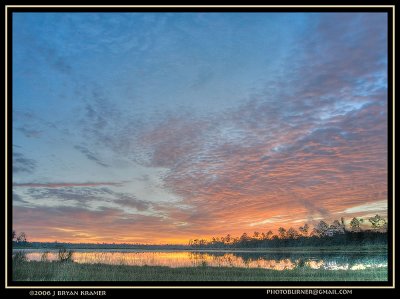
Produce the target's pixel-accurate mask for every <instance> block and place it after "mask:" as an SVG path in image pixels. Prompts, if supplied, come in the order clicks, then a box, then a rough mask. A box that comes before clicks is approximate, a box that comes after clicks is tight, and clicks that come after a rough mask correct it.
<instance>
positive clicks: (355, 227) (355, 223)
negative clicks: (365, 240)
mask: <svg viewBox="0 0 400 299" xmlns="http://www.w3.org/2000/svg"><path fill="white" fill-rule="evenodd" d="M363 221H364V220H363V219H362V218H360V219H357V218H356V217H354V218H353V219H351V221H350V227H351V230H352V231H354V232H358V231H360V224H361V223H362V222H363Z"/></svg>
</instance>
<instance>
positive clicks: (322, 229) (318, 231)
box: [314, 220, 329, 237]
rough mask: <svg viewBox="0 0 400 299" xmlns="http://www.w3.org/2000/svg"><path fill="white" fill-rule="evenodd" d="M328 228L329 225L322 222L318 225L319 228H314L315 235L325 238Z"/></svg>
mask: <svg viewBox="0 0 400 299" xmlns="http://www.w3.org/2000/svg"><path fill="white" fill-rule="evenodd" d="M328 228H329V226H328V224H327V223H326V222H325V221H323V220H321V221H320V222H319V223H318V224H317V226H316V227H314V232H315V235H317V236H320V237H321V236H324V235H325V233H326V232H327V230H328Z"/></svg>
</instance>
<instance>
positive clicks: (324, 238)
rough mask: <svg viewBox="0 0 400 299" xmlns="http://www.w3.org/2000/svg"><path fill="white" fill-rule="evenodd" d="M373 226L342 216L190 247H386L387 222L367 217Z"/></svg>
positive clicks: (203, 241) (199, 241)
mask: <svg viewBox="0 0 400 299" xmlns="http://www.w3.org/2000/svg"><path fill="white" fill-rule="evenodd" d="M368 221H369V223H370V224H371V226H370V229H364V230H363V229H362V228H361V226H362V224H363V223H364V222H365V221H364V219H362V218H356V217H354V218H353V219H352V220H351V221H350V223H349V227H348V226H347V225H346V224H345V219H344V218H343V217H342V218H341V219H340V221H339V220H335V221H333V222H332V223H331V224H330V225H329V224H328V223H327V222H325V221H324V220H321V221H320V222H319V223H318V224H317V225H316V226H315V227H314V228H313V229H311V227H310V225H309V224H307V223H306V224H304V225H303V226H300V227H298V228H297V229H296V228H294V227H290V228H289V229H285V228H283V227H279V228H278V231H277V233H275V234H274V233H273V231H272V230H268V231H266V232H258V231H255V232H254V233H253V235H249V234H247V233H243V234H242V235H241V236H240V237H233V236H231V235H230V234H227V235H226V236H222V237H212V238H211V239H209V240H207V239H191V240H189V243H188V245H189V246H190V247H192V248H202V247H211V248H225V247H228V248H229V247H276V246H306V245H307V246H315V245H335V244H340V243H343V242H345V243H346V244H354V245H356V244H360V243H361V244H371V243H377V244H386V243H387V232H386V230H387V222H386V220H385V219H384V218H383V217H381V216H380V215H375V216H374V217H370V218H368Z"/></svg>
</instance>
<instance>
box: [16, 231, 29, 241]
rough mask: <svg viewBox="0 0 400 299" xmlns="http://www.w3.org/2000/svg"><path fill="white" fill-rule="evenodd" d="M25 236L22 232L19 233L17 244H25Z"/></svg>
mask: <svg viewBox="0 0 400 299" xmlns="http://www.w3.org/2000/svg"><path fill="white" fill-rule="evenodd" d="M26 241H27V239H26V234H25V233H24V232H21V233H20V234H19V235H18V237H17V242H18V243H26Z"/></svg>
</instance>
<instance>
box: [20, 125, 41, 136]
mask: <svg viewBox="0 0 400 299" xmlns="http://www.w3.org/2000/svg"><path fill="white" fill-rule="evenodd" d="M17 130H18V131H20V132H22V134H24V136H25V137H27V138H38V137H40V135H41V133H42V131H39V130H34V129H29V128H26V127H19V128H17Z"/></svg>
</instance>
